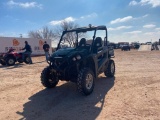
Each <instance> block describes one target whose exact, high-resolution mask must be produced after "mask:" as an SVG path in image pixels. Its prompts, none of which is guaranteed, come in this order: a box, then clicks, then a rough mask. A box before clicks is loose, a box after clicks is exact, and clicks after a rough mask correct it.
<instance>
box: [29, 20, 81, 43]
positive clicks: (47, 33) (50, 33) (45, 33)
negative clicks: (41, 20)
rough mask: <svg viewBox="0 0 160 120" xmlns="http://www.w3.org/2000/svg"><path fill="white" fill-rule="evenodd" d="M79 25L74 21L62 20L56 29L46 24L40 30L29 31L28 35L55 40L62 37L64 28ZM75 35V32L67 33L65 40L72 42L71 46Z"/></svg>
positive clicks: (72, 27)
mask: <svg viewBox="0 0 160 120" xmlns="http://www.w3.org/2000/svg"><path fill="white" fill-rule="evenodd" d="M77 27H79V25H78V24H76V23H74V22H67V21H63V22H61V24H60V25H59V26H57V27H56V28H54V29H52V28H49V27H48V26H45V27H43V28H42V29H40V30H35V31H34V30H31V31H29V32H28V36H29V38H37V39H51V40H52V41H54V40H59V39H60V37H61V35H62V32H63V31H64V30H69V29H74V28H77ZM74 36H75V34H73V33H68V34H67V35H66V38H65V40H66V41H67V42H68V43H69V44H70V46H72V45H73V41H74V38H75V37H74Z"/></svg>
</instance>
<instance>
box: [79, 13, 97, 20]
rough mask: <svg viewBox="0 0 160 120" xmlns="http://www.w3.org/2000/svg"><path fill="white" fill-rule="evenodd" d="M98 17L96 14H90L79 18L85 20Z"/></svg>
mask: <svg viewBox="0 0 160 120" xmlns="http://www.w3.org/2000/svg"><path fill="white" fill-rule="evenodd" d="M97 16H98V15H97V14H96V13H92V14H90V15H85V16H81V17H80V18H81V19H86V18H93V17H97Z"/></svg>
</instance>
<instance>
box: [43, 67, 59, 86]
mask: <svg viewBox="0 0 160 120" xmlns="http://www.w3.org/2000/svg"><path fill="white" fill-rule="evenodd" d="M58 81H59V80H58V79H57V78H56V76H55V74H54V73H52V72H51V71H50V68H49V67H46V68H44V70H43V71H42V73H41V83H42V85H43V86H44V87H47V88H54V87H55V86H56V85H57V84H58Z"/></svg>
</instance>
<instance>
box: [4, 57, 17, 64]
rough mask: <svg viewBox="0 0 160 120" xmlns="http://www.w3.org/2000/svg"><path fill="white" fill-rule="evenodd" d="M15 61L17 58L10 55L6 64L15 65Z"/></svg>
mask: <svg viewBox="0 0 160 120" xmlns="http://www.w3.org/2000/svg"><path fill="white" fill-rule="evenodd" d="M15 62H16V60H15V58H13V57H8V58H7V59H6V64H7V65H8V66H12V65H14V64H15Z"/></svg>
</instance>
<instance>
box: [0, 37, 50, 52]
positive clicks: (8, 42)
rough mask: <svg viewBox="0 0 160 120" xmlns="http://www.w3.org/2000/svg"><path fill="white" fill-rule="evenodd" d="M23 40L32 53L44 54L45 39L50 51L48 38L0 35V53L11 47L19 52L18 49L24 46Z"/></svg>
mask: <svg viewBox="0 0 160 120" xmlns="http://www.w3.org/2000/svg"><path fill="white" fill-rule="evenodd" d="M25 41H27V42H28V44H29V45H30V46H31V48H32V55H44V50H43V44H44V41H46V42H47V43H48V44H49V46H50V50H49V52H50V53H51V52H52V48H51V40H50V39H36V38H15V37H0V53H5V52H7V51H8V50H9V49H10V48H11V47H12V48H14V49H16V51H18V52H20V49H22V48H24V46H25V43H24V42H25ZM21 52H22V51H21Z"/></svg>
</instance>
